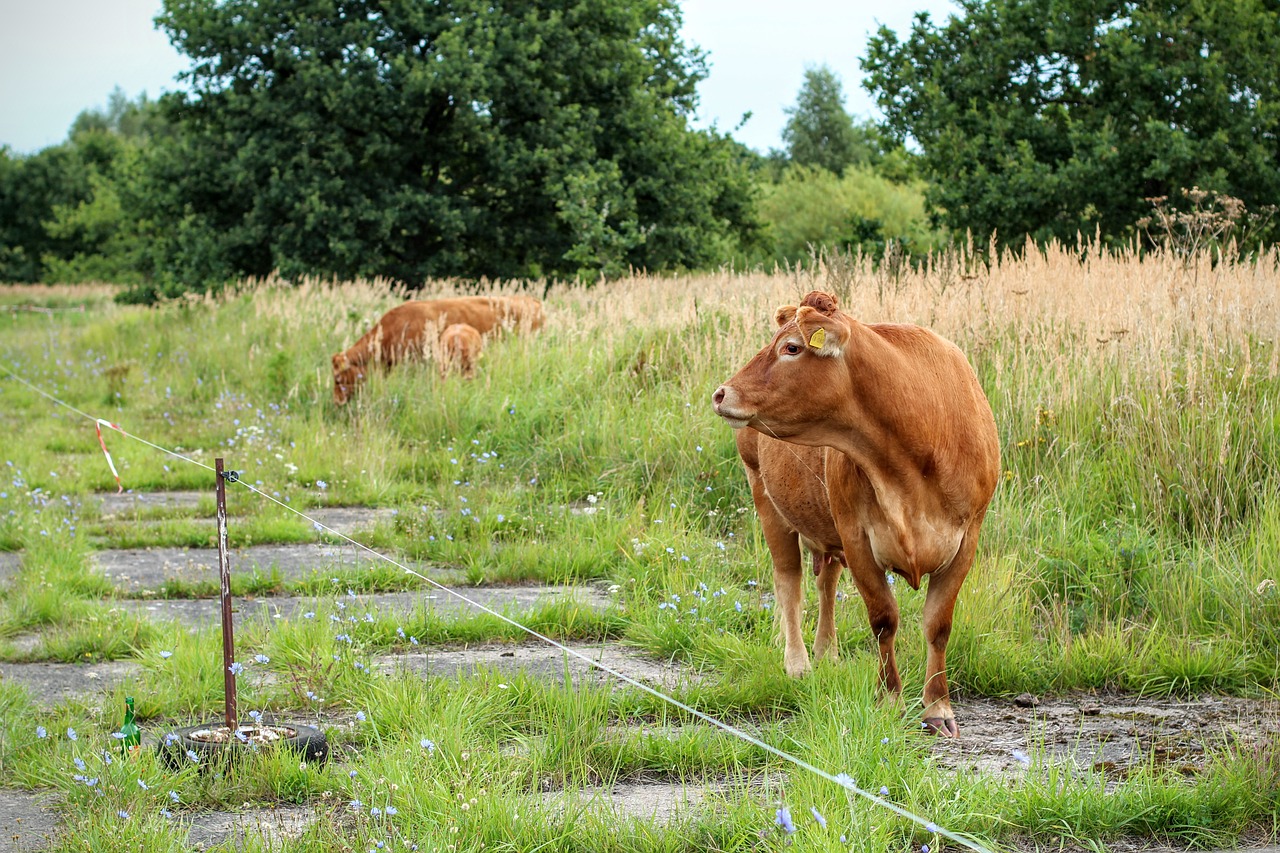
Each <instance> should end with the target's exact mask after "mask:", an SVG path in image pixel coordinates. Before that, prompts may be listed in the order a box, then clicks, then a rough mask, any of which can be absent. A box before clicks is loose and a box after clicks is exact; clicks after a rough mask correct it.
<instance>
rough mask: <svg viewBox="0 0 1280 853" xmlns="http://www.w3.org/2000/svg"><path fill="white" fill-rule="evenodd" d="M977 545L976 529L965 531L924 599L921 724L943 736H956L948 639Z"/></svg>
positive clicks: (930, 577)
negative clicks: (950, 682) (949, 673)
mask: <svg viewBox="0 0 1280 853" xmlns="http://www.w3.org/2000/svg"><path fill="white" fill-rule="evenodd" d="M977 547H978V528H977V525H974V526H973V527H971V528H970V529H969V532H968V533H966V534H965V537H964V541H963V542H962V543H961V544H960V550H959V551H958V552H957V553H956V556H955V559H953V560H952V561H951V564H950V565H948V566H947V567H946V568H943V569H940V570H938V571H937V572H934V573H933V574H931V575H929V591H928V592H927V593H926V594H925V599H924V639H925V643H926V644H927V646H928V657H927V660H926V662H925V670H924V727H925V728H926V729H927V730H929V731H932V732H934V733H936V734H939V735H942V736H943V737H959V736H960V728H959V726H957V725H956V714H955V711H954V710H952V708H951V696H950V692H949V691H948V689H947V641H948V640H949V639H950V638H951V620H952V615H953V613H954V612H955V607H956V597H957V596H958V595H959V594H960V585H961V584H963V583H964V579H965V577H966V576H967V575H968V574H969V569H970V568H971V567H972V566H973V557H974V554H975V552H976V551H977Z"/></svg>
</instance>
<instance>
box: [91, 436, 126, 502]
mask: <svg viewBox="0 0 1280 853" xmlns="http://www.w3.org/2000/svg"><path fill="white" fill-rule="evenodd" d="M94 420H96V421H97V422H98V423H97V430H98V444H99V446H101V447H102V455H103V456H105V457H107V467H108V468H110V469H111V474H112V476H114V477H115V478H116V494H117V495H118V494H120V493H121V492H123V491H124V486H122V485H121V484H120V472H119V471H117V470H116V463H115V462H114V461H113V460H112V459H111V451H110V450H107V443H106V442H105V441H103V440H102V428H103V427H104V426H105V427H110V428H111V429H113V430H115V431H116V432H118V433H120V434H121V435H128V434H129V433H127V432H125V431H124V430H123V429H121V428H120V427H119V426H117V425H116V424H113V423H112V422H111V421H107V420H103V419H102V418H95V419H94Z"/></svg>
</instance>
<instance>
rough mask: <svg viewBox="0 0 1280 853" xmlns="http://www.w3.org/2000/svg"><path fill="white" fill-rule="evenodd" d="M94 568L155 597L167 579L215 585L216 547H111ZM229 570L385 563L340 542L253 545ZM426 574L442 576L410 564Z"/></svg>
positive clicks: (296, 575) (318, 572)
mask: <svg viewBox="0 0 1280 853" xmlns="http://www.w3.org/2000/svg"><path fill="white" fill-rule="evenodd" d="M93 559H94V563H95V564H96V567H97V570H98V571H99V572H101V573H102V575H103V576H104V577H106V578H107V579H108V580H110V581H111V582H112V583H113V584H115V586H116V588H117V589H119V590H121V591H122V592H123V593H124V594H125V595H130V596H143V597H145V596H149V595H155V594H157V593H158V592H159V590H160V588H161V587H162V586H164V585H165V584H166V583H180V584H184V585H191V586H202V587H209V586H212V587H214V588H216V587H217V585H218V574H219V573H218V549H217V548H143V549H112V550H105V551H99V552H97V553H96V554H94V557H93ZM228 561H229V563H230V566H231V572H232V573H233V574H236V575H248V574H251V573H253V572H254V571H257V572H258V573H259V574H263V575H267V574H270V573H271V572H272V571H276V572H278V573H279V574H280V577H281V578H283V579H284V580H285V581H303V580H308V579H311V578H314V577H323V576H324V575H325V574H326V573H328V572H331V571H333V570H340V569H368V568H370V567H372V566H373V565H374V564H384V563H385V561H383V560H382V559H381V558H379V557H378V556H377V555H375V554H371V553H369V552H368V551H366V550H364V549H362V548H356V547H354V546H351V545H348V546H340V545H321V544H306V545H255V546H253V547H251V548H238V549H236V550H233V551H232V552H231V553H230V554H229V555H228ZM409 565H410V567H411V568H413V569H414V570H415V571H419V572H421V573H423V574H425V575H427V576H428V577H430V576H432V574H433V573H434V574H441V573H440V572H439V570H435V569H433V568H432V567H430V566H426V565H422V564H409Z"/></svg>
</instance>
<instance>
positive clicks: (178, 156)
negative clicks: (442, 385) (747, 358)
mask: <svg viewBox="0 0 1280 853" xmlns="http://www.w3.org/2000/svg"><path fill="white" fill-rule="evenodd" d="M157 21H158V23H159V24H160V26H161V27H162V28H163V29H165V30H166V31H167V32H168V33H169V35H170V37H171V39H172V40H173V42H174V44H175V46H177V47H178V48H179V49H180V50H182V51H183V52H185V53H186V54H187V55H188V56H190V57H191V59H192V62H193V65H192V67H191V69H190V70H189V71H188V72H186V74H185V75H184V77H185V80H186V82H187V84H188V85H189V87H190V91H189V92H188V93H177V94H171V95H167V96H165V98H164V99H163V100H162V104H163V107H164V110H165V113H166V115H167V116H168V118H169V119H170V121H171V123H172V125H173V126H174V128H175V130H176V132H177V138H176V139H175V140H174V141H173V143H172V144H168V145H166V146H164V147H165V149H166V150H165V151H163V152H158V153H157V157H156V160H155V163H154V166H155V168H156V171H155V173H154V174H153V179H154V181H155V190H156V194H155V196H154V202H155V209H154V210H153V211H152V213H151V216H150V218H152V219H153V220H155V221H161V220H162V219H163V220H164V221H167V222H168V223H169V225H170V226H171V227H170V228H169V229H168V230H167V233H165V234H164V235H162V243H161V246H160V251H161V254H162V257H163V265H162V267H163V268H165V269H167V270H170V271H171V272H172V274H173V275H174V276H175V278H176V280H177V281H178V282H179V283H180V284H183V285H185V284H191V283H214V282H219V281H225V280H227V279H231V278H236V277H240V276H245V275H264V274H267V273H269V272H271V271H272V270H279V271H280V272H281V273H282V274H283V275H285V276H286V277H297V276H301V275H304V274H313V275H325V276H338V277H342V278H350V277H356V276H384V277H387V278H390V279H394V280H397V281H403V282H410V283H416V282H420V281H421V280H422V279H423V278H425V277H427V276H465V277H479V276H492V277H497V276H501V277H518V276H538V275H564V276H571V275H575V274H579V273H584V274H587V275H590V276H598V275H601V274H606V275H607V274H614V273H617V272H620V271H623V270H625V269H626V267H628V266H636V267H647V268H650V269H663V268H671V267H680V266H685V267H693V266H699V265H704V264H707V263H711V262H714V261H716V260H718V259H719V258H718V257H717V253H718V252H721V251H722V250H723V247H724V245H725V244H735V243H736V242H737V241H739V240H740V239H741V238H743V237H746V236H749V235H750V233H751V231H752V229H753V227H754V225H753V222H752V219H751V206H750V201H751V184H750V181H749V178H748V176H747V173H746V170H745V168H744V166H743V165H742V163H741V157H740V154H739V151H738V149H737V147H736V146H735V145H734V144H733V143H732V142H731V141H730V140H729V139H727V138H726V137H723V136H720V135H718V134H716V133H713V132H697V131H693V130H691V129H690V127H689V125H688V120H689V117H690V116H691V115H692V111H693V109H694V106H695V104H696V96H695V85H696V84H697V82H698V81H699V80H700V79H702V77H703V76H705V65H704V62H703V59H702V57H701V55H700V54H698V53H697V52H696V51H693V50H691V49H689V48H687V47H686V46H685V45H684V44H683V43H682V42H681V41H680V39H679V36H678V30H679V24H680V20H679V13H678V10H677V8H676V6H675V4H674V2H673V0H642V2H624V0H609V2H600V0H595V2H591V1H590V0H558V2H536V3H535V2H528V0H500V2H498V3H493V2H489V0H484V2H481V0H437V2H423V3H383V2H375V0H311V2H309V3H306V4H303V5H301V6H299V5H298V4H294V3H286V2H283V0H167V2H166V4H165V8H164V11H163V12H162V13H161V15H160V17H159V18H158V19H157Z"/></svg>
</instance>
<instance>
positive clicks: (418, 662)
mask: <svg viewBox="0 0 1280 853" xmlns="http://www.w3.org/2000/svg"><path fill="white" fill-rule="evenodd" d="M566 646H567V647H568V648H570V649H571V650H573V651H574V652H577V653H578V654H579V655H582V656H583V657H585V658H586V659H587V660H583V659H582V658H580V657H575V656H572V655H567V654H565V653H564V652H562V651H561V650H559V649H557V648H554V647H552V646H546V645H539V646H529V645H520V646H500V645H499V646H484V647H480V648H473V649H458V650H447V651H434V652H425V653H417V652H415V653H409V654H396V655H380V656H378V657H375V658H374V659H373V665H374V668H375V669H381V671H382V672H383V673H384V674H388V675H389V674H392V673H400V672H407V673H410V674H413V675H417V676H419V677H427V676H437V677H451V676H455V675H461V676H467V675H471V674H472V673H474V672H475V671H476V670H477V669H480V668H485V669H494V670H497V671H498V672H500V673H503V674H509V675H515V674H517V673H525V674H527V675H530V676H533V677H536V678H544V679H548V680H553V681H563V679H564V677H565V675H566V674H567V675H568V676H569V679H570V682H571V683H572V684H573V686H574V687H579V686H582V685H585V684H610V683H611V684H615V685H619V686H622V687H626V686H627V685H626V683H625V682H623V681H621V680H620V679H617V678H615V677H614V676H613V675H610V674H609V673H607V672H605V671H604V670H601V669H599V668H597V667H596V666H593V665H592V663H590V662H589V661H594V662H596V663H599V664H603V665H604V666H607V667H609V669H611V670H613V671H614V672H617V673H621V674H622V675H625V676H627V677H629V678H631V679H633V680H635V681H637V682H639V683H640V684H643V685H645V686H648V687H653V688H655V689H661V690H671V689H672V688H675V687H678V686H680V685H682V684H687V683H690V682H694V681H696V680H697V679H698V674H697V672H695V671H694V670H691V669H689V668H687V667H683V666H679V665H677V664H673V663H664V662H662V661H659V660H655V659H653V658H650V657H645V656H644V655H641V654H639V653H638V652H635V651H633V650H631V649H628V648H626V647H625V646H621V645H619V644H616V643H605V644H601V645H587V644H582V643H577V644H568V643H567V644H566Z"/></svg>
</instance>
